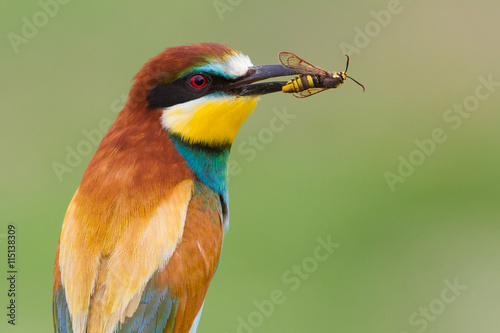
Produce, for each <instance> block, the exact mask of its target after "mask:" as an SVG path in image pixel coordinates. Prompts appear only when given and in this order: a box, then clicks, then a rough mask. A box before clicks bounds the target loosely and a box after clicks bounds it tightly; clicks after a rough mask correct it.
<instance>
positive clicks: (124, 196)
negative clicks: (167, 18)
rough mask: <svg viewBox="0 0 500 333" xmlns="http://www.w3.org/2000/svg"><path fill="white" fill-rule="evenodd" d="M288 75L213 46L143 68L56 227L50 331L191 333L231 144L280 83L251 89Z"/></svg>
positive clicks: (224, 224)
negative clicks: (59, 226)
mask: <svg viewBox="0 0 500 333" xmlns="http://www.w3.org/2000/svg"><path fill="white" fill-rule="evenodd" d="M295 74H298V73H297V72H296V71H294V70H292V69H287V68H285V67H283V66H281V65H263V66H253V65H252V63H251V62H250V59H249V58H248V57H247V56H245V55H243V54H241V53H240V52H237V51H235V50H233V49H231V48H229V47H227V46H224V45H220V44H197V45H188V46H179V47H172V48H168V49H166V50H165V51H163V52H162V53H160V54H158V55H157V56H156V57H154V58H152V59H150V60H149V61H148V62H147V63H146V64H145V65H144V66H143V68H142V69H141V70H140V71H139V72H138V73H137V74H136V76H135V77H134V83H133V85H132V88H131V90H130V94H129V96H128V99H127V102H126V104H125V106H124V108H123V110H122V111H121V112H120V113H119V115H118V116H117V118H116V121H115V122H114V124H113V125H112V126H111V128H110V129H109V131H108V132H107V134H106V135H105V137H104V138H103V140H102V142H101V143H100V145H99V147H98V148H97V151H96V153H95V155H94V156H93V158H92V160H91V161H90V163H89V165H88V167H87V170H86V171H85V173H84V175H83V179H82V182H81V184H80V187H79V188H78V189H77V191H76V193H75V195H74V196H73V199H72V200H71V202H70V204H69V207H68V210H67V212H66V216H65V218H64V222H63V226H62V231H61V236H60V239H59V244H58V247H57V252H56V260H55V267H54V289H53V313H54V327H55V331H56V332H64V333H66V332H74V333H84V332H85V333H96V332H99V333H112V332H141V333H145V332H196V330H197V327H198V322H199V319H200V315H201V311H202V306H203V302H204V299H205V294H206V292H207V288H208V285H209V284H210V281H211V279H212V277H213V276H214V273H215V271H216V269H217V265H218V262H219V256H220V253H221V248H222V240H223V236H224V232H225V231H226V230H227V228H228V223H229V210H228V172H227V161H228V155H229V150H230V148H231V144H232V142H233V140H234V138H235V136H236V133H237V131H238V129H239V127H240V126H241V124H242V123H243V122H244V121H245V119H246V118H247V117H248V115H249V114H250V113H251V112H252V110H253V109H254V107H255V105H256V103H257V99H258V96H259V95H262V94H266V93H270V92H275V91H281V87H282V86H283V85H284V84H286V82H263V83H255V82H256V81H260V80H263V79H267V78H271V77H278V76H284V75H295Z"/></svg>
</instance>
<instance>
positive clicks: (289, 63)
mask: <svg viewBox="0 0 500 333" xmlns="http://www.w3.org/2000/svg"><path fill="white" fill-rule="evenodd" d="M278 57H279V59H280V62H281V64H282V65H283V66H285V67H286V68H289V69H293V70H296V71H297V72H299V73H302V74H317V75H323V76H325V75H328V74H329V73H328V72H327V71H325V70H324V69H321V68H319V67H316V66H314V65H313V64H311V63H310V62H307V61H305V60H304V59H302V58H301V57H299V56H297V55H295V54H293V53H290V52H280V53H279V55H278Z"/></svg>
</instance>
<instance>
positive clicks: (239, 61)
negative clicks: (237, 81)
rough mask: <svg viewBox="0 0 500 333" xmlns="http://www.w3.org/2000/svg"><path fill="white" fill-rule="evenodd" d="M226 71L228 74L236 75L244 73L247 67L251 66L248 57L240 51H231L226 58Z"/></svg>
mask: <svg viewBox="0 0 500 333" xmlns="http://www.w3.org/2000/svg"><path fill="white" fill-rule="evenodd" d="M226 64H227V71H228V73H229V75H231V76H233V77H238V76H242V75H244V74H245V73H246V72H247V71H248V67H251V66H253V64H252V62H251V61H250V58H249V57H248V56H246V55H244V54H241V53H233V54H232V55H230V56H229V57H228V58H227V60H226Z"/></svg>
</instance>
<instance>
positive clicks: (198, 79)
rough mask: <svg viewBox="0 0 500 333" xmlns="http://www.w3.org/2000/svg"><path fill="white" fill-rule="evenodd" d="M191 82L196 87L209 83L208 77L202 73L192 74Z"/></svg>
mask: <svg viewBox="0 0 500 333" xmlns="http://www.w3.org/2000/svg"><path fill="white" fill-rule="evenodd" d="M189 82H190V83H191V85H192V86H193V87H195V88H202V87H204V86H205V85H206V84H207V79H206V78H205V77H204V76H203V75H201V74H196V75H193V76H191V79H189Z"/></svg>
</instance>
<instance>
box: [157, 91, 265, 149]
mask: <svg viewBox="0 0 500 333" xmlns="http://www.w3.org/2000/svg"><path fill="white" fill-rule="evenodd" d="M257 100H258V97H257V96H247V97H236V96H220V95H215V96H206V97H202V98H198V99H196V100H193V101H189V102H186V103H182V104H178V105H174V106H171V107H168V108H165V109H164V110H163V115H162V117H161V122H162V125H163V128H165V129H166V130H168V131H170V132H171V133H173V134H177V135H179V136H181V137H182V138H183V139H184V140H186V141H187V142H189V143H190V144H195V143H201V144H207V145H211V146H213V145H225V144H232V143H233V140H234V137H235V136H236V133H238V130H239V128H240V126H241V124H242V123H243V122H244V121H245V120H246V119H247V117H248V115H249V114H250V113H251V112H252V111H253V109H254V108H255V106H256V105H257Z"/></svg>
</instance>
